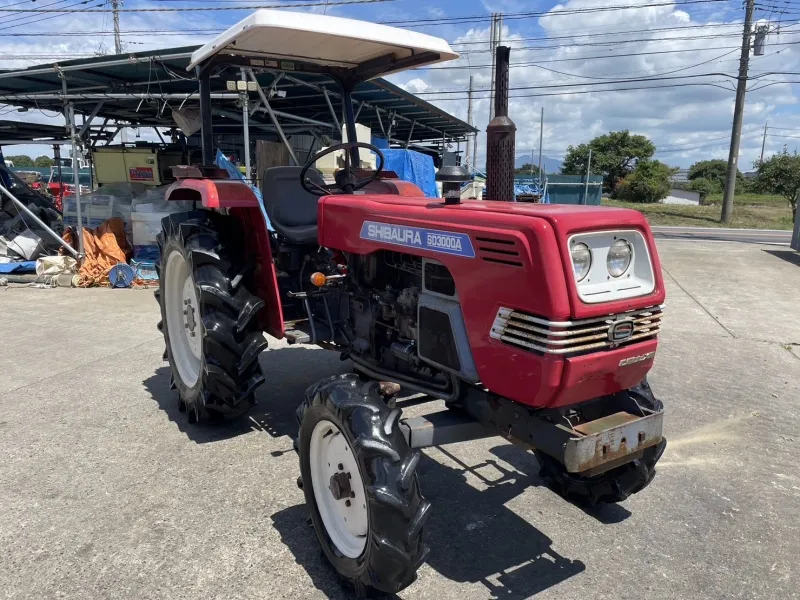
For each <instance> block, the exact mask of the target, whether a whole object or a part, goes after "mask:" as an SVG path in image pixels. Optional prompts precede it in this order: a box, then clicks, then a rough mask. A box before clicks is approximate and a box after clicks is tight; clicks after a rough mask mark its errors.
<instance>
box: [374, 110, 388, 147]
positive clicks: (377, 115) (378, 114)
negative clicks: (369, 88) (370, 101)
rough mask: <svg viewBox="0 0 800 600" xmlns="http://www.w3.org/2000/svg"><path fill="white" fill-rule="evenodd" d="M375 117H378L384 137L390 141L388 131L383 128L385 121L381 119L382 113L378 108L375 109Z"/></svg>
mask: <svg viewBox="0 0 800 600" xmlns="http://www.w3.org/2000/svg"><path fill="white" fill-rule="evenodd" d="M375 116H376V117H378V125H379V126H380V128H381V133H382V134H383V137H385V138H386V140H387V141H388V140H389V136H388V135H386V129H385V128H384V126H383V119H381V111H379V110H378V107H377V106H376V107H375Z"/></svg>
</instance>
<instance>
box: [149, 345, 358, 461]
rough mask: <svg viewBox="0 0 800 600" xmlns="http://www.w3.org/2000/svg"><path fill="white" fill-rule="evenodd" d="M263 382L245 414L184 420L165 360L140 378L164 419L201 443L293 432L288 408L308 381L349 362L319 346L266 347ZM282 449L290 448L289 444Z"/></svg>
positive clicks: (342, 370)
mask: <svg viewBox="0 0 800 600" xmlns="http://www.w3.org/2000/svg"><path fill="white" fill-rule="evenodd" d="M259 360H260V363H261V369H262V371H263V372H264V379H265V382H264V384H263V385H262V386H261V387H259V388H258V390H257V391H256V401H257V404H256V406H254V407H253V408H251V409H250V411H248V412H247V413H246V414H244V415H242V416H240V417H237V418H235V419H231V420H230V421H226V422H225V423H220V424H213V425H190V424H189V423H188V422H187V420H186V413H182V412H179V411H178V392H177V391H175V390H171V389H169V375H170V372H169V365H168V364H167V363H164V366H163V367H160V368H159V369H157V370H156V372H155V374H153V375H152V376H151V377H148V378H147V379H146V380H145V381H144V386H145V388H146V389H147V391H148V392H150V395H151V396H152V398H153V400H155V402H156V403H157V404H158V406H159V408H161V410H163V411H164V412H165V413H166V415H167V417H168V418H169V420H170V421H173V422H175V424H176V425H177V426H178V429H179V430H180V431H182V432H183V433H185V434H186V436H187V437H189V439H191V440H193V441H194V442H196V443H198V444H206V443H209V442H216V441H219V440H225V439H230V438H232V437H236V436H238V435H242V434H244V433H249V432H251V431H264V432H266V433H268V434H270V435H271V436H272V437H276V438H277V437H283V436H290V437H294V435H295V434H296V433H297V422H296V421H295V417H294V413H295V410H297V407H298V406H299V404H300V402H302V400H303V394H304V393H305V391H306V389H307V388H308V387H309V386H310V385H311V384H313V383H315V382H317V381H319V380H320V379H322V378H323V377H327V376H329V375H336V374H339V373H347V372H349V371H350V370H351V365H350V363H349V362H342V361H340V360H339V354H338V353H336V352H328V351H325V350H312V349H309V348H305V347H302V346H294V347H288V348H276V349H275V350H268V351H266V352H264V353H263V354H262V355H261V357H260V359H259ZM287 450H291V444H290V445H289V448H287Z"/></svg>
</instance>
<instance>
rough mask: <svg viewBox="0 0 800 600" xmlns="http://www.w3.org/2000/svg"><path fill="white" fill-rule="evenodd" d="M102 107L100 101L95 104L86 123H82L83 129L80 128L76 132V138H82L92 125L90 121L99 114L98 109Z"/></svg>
mask: <svg viewBox="0 0 800 600" xmlns="http://www.w3.org/2000/svg"><path fill="white" fill-rule="evenodd" d="M102 106H103V102H102V101H100V102H98V103H97V104H95V106H94V108H93V109H92V112H91V113H90V114H89V118H88V119H86V121H84V123H83V127H81V130H80V131H79V132H78V137H80V138H83V136H84V135H85V134H86V132H87V131H88V130H89V125H91V124H92V121H93V120H94V118H95V117H96V116H97V113H98V112H100V108H101V107H102Z"/></svg>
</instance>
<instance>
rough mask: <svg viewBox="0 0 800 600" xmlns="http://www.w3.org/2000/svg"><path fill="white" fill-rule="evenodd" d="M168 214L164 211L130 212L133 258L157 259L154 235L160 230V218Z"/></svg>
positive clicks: (156, 245)
mask: <svg viewBox="0 0 800 600" xmlns="http://www.w3.org/2000/svg"><path fill="white" fill-rule="evenodd" d="M169 214H170V213H165V212H132V213H131V230H132V236H133V258H135V259H136V260H145V261H153V260H158V258H159V253H158V244H157V243H156V236H157V235H158V233H159V232H160V231H161V219H163V218H164V217H166V216H168V215H169Z"/></svg>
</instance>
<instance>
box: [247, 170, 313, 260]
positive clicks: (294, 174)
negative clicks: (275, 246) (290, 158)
mask: <svg viewBox="0 0 800 600" xmlns="http://www.w3.org/2000/svg"><path fill="white" fill-rule="evenodd" d="M301 170H302V167H270V168H269V169H267V170H266V171H264V177H263V179H262V180H261V195H262V196H263V198H264V208H265V209H266V211H267V216H268V217H269V220H270V222H271V223H272V226H273V227H274V228H275V231H277V232H278V233H280V234H281V235H282V236H283V237H285V238H286V239H287V240H288V241H290V242H293V243H295V244H316V243H317V202H318V201H319V196H315V195H314V194H309V193H308V192H307V191H305V190H304V189H303V186H302V185H301V183H300V171H301ZM306 176H307V177H308V178H309V179H311V180H312V181H314V182H315V183H318V184H319V185H324V184H325V181H324V180H323V179H322V174H321V173H320V172H319V171H317V170H316V169H309V170H308V173H307V175H306Z"/></svg>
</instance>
